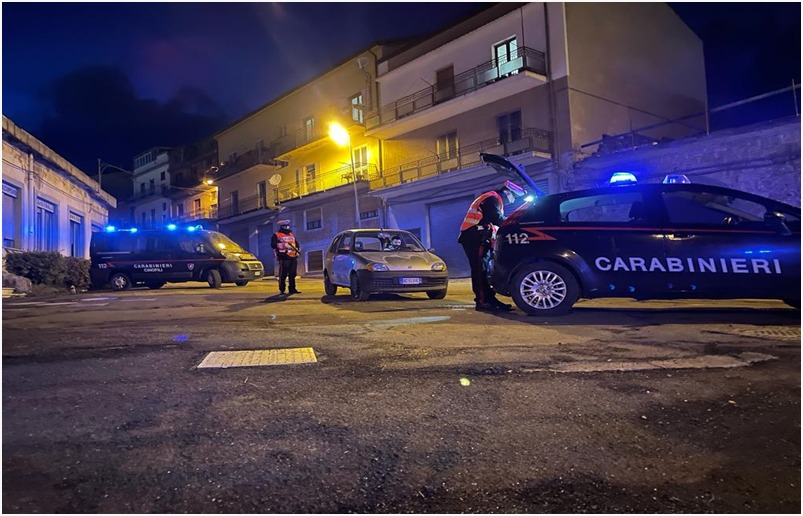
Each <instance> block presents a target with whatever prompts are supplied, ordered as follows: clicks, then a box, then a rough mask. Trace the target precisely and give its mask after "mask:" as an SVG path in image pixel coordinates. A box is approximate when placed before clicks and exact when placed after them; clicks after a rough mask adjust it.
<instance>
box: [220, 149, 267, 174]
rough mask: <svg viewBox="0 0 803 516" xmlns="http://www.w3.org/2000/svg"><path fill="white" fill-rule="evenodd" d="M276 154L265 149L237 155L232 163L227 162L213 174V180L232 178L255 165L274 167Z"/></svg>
mask: <svg viewBox="0 0 803 516" xmlns="http://www.w3.org/2000/svg"><path fill="white" fill-rule="evenodd" d="M275 157H276V154H275V153H273V151H272V150H271V149H269V148H267V147H262V148H259V149H252V150H250V151H248V152H246V153H245V154H242V155H238V156H237V158H236V159H235V160H234V161H227V162H226V163H224V164H223V165H222V166H221V167H220V168H219V169H218V171H217V172H215V173H214V175H213V177H214V178H215V179H223V178H224V177H229V176H233V175H234V174H237V173H239V172H242V171H244V170H247V169H249V168H251V167H255V166H257V165H276V162H275V161H274V158H275Z"/></svg>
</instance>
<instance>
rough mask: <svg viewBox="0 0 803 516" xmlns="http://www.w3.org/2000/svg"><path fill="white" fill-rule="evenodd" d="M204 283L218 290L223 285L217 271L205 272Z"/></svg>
mask: <svg viewBox="0 0 803 516" xmlns="http://www.w3.org/2000/svg"><path fill="white" fill-rule="evenodd" d="M206 282H207V283H209V286H210V287H212V288H220V285H221V284H222V283H223V280H222V279H221V277H220V271H218V270H217V269H212V270H210V271H207V273H206Z"/></svg>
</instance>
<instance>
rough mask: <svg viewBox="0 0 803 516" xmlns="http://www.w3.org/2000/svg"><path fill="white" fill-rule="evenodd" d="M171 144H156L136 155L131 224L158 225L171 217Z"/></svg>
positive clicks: (161, 224) (152, 226) (139, 225)
mask: <svg viewBox="0 0 803 516" xmlns="http://www.w3.org/2000/svg"><path fill="white" fill-rule="evenodd" d="M169 152H170V148H168V147H153V148H151V149H148V150H146V151H144V152H142V153H140V154H138V155H137V156H135V157H134V169H133V171H132V173H133V182H134V193H133V195H132V197H131V199H129V200H128V204H129V206H130V212H131V217H130V218H131V225H132V226H136V227H139V228H155V227H163V226H165V225H167V223H168V222H170V220H171V207H172V200H171V199H170V197H169V194H170V170H169V169H170V160H169Z"/></svg>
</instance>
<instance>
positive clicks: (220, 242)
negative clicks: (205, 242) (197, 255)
mask: <svg viewBox="0 0 803 516" xmlns="http://www.w3.org/2000/svg"><path fill="white" fill-rule="evenodd" d="M207 238H208V239H209V243H210V244H211V245H212V247H214V248H215V249H218V250H220V251H230V252H232V253H245V252H246V251H245V249H243V248H242V247H240V246H239V245H238V244H237V243H236V242H235V241H234V240H232V239H230V238H229V237H227V236H226V235H224V234H223V233H216V232H210V233H207Z"/></svg>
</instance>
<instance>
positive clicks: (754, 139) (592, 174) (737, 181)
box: [567, 117, 800, 206]
mask: <svg viewBox="0 0 803 516" xmlns="http://www.w3.org/2000/svg"><path fill="white" fill-rule="evenodd" d="M618 170H624V171H633V172H634V173H635V174H636V176H637V177H638V178H639V180H640V181H648V182H657V181H660V180H661V179H662V178H663V177H664V176H665V175H666V174H686V175H687V176H688V177H689V179H690V180H691V182H693V183H705V184H714V185H720V186H727V187H728V188H735V189H737V190H744V191H746V192H750V193H754V194H757V195H763V196H764V197H769V198H771V199H775V200H778V201H782V202H785V203H787V204H791V205H793V206H800V118H797V117H794V118H790V119H785V120H779V121H775V122H769V123H763V124H757V125H753V126H750V127H743V128H740V129H731V130H727V131H719V132H716V133H712V134H710V135H708V136H701V137H696V138H687V139H685V140H679V141H676V142H672V143H669V144H661V145H655V146H650V147H645V148H640V149H636V150H632V151H626V152H619V153H615V154H611V155H607V156H594V157H589V158H587V159H585V160H582V161H580V162H578V163H576V164H575V167H574V172H573V173H572V174H571V177H570V180H569V181H568V185H567V186H568V189H572V190H576V189H582V188H591V187H595V186H599V185H600V184H602V183H604V182H605V181H607V179H608V177H610V174H611V172H614V171H618Z"/></svg>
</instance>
